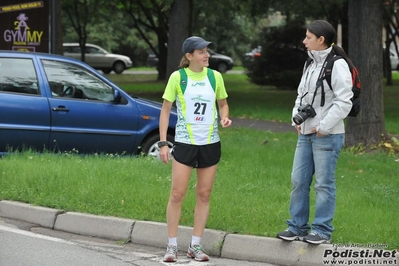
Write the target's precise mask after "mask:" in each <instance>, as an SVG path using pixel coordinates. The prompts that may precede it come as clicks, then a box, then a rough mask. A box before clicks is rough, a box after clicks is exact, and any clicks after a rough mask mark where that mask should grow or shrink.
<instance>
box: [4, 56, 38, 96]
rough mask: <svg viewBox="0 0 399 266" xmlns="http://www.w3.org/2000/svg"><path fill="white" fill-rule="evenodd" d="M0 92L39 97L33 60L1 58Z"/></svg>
mask: <svg viewBox="0 0 399 266" xmlns="http://www.w3.org/2000/svg"><path fill="white" fill-rule="evenodd" d="M0 91H1V92H12V93H23V94H33V95H38V94H39V87H38V82H37V75H36V71H35V67H34V65H33V62H32V59H25V58H0Z"/></svg>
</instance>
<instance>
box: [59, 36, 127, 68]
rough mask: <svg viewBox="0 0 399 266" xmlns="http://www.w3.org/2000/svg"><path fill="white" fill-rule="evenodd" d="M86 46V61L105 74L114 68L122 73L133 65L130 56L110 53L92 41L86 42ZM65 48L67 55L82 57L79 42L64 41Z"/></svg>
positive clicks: (76, 57)
mask: <svg viewBox="0 0 399 266" xmlns="http://www.w3.org/2000/svg"><path fill="white" fill-rule="evenodd" d="M85 46H86V52H85V63H86V64H88V65H89V66H91V67H93V68H95V69H98V70H101V71H102V72H104V73H105V74H109V73H111V71H112V70H113V71H114V72H115V73H116V74H121V73H122V72H123V71H124V70H125V69H128V68H131V67H132V60H130V58H129V57H128V56H125V55H121V54H112V53H109V52H108V51H106V50H105V49H104V48H102V47H100V46H97V45H94V44H91V43H86V44H85ZM63 48H64V55H65V56H68V57H72V58H75V59H78V60H80V59H81V56H82V55H81V49H80V46H79V44H78V43H64V44H63Z"/></svg>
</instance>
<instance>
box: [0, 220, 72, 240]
mask: <svg viewBox="0 0 399 266" xmlns="http://www.w3.org/2000/svg"><path fill="white" fill-rule="evenodd" d="M0 231H5V232H10V233H14V234H20V235H25V236H30V237H35V238H40V239H44V240H49V241H53V242H58V243H64V244H71V245H75V244H74V243H72V242H70V241H66V240H63V239H59V238H55V237H51V236H45V235H39V234H36V233H33V232H30V231H24V230H20V229H16V228H12V227H8V226H4V225H0Z"/></svg>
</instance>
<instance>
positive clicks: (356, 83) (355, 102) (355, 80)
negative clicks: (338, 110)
mask: <svg viewBox="0 0 399 266" xmlns="http://www.w3.org/2000/svg"><path fill="white" fill-rule="evenodd" d="M341 58H343V59H345V58H344V57H342V56H340V55H336V56H334V53H332V52H331V53H330V54H329V55H328V56H327V58H326V64H325V67H323V68H322V70H321V71H324V73H320V75H319V79H318V83H319V82H321V84H322V80H323V79H325V80H326V81H327V84H328V86H329V87H330V89H331V90H332V86H331V73H332V68H333V66H334V62H335V61H336V60H338V59H341ZM345 61H346V59H345ZM312 62H313V59H312V58H310V57H308V59H307V61H306V68H307V67H308V66H309V65H310V64H311V63H312ZM347 63H348V62H347ZM348 65H349V69H350V71H351V74H352V92H353V97H352V98H351V101H352V109H351V111H350V112H349V114H348V116H352V117H356V116H357V115H358V114H359V112H360V99H359V96H360V92H361V90H360V77H359V71H358V69H357V68H356V67H355V66H353V67H352V66H351V64H349V63H348ZM323 96H324V88H323V86H322V97H323ZM322 104H323V105H324V100H323V99H322Z"/></svg>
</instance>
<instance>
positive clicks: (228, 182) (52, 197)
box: [0, 74, 399, 249]
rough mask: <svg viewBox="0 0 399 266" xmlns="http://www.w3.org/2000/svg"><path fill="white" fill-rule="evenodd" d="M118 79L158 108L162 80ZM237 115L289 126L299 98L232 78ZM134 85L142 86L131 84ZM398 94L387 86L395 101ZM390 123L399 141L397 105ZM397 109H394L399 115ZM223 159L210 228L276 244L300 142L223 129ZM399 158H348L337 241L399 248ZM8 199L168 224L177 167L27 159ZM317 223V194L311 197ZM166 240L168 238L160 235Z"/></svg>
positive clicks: (11, 171)
mask: <svg viewBox="0 0 399 266" xmlns="http://www.w3.org/2000/svg"><path fill="white" fill-rule="evenodd" d="M132 76H135V75H114V76H113V75H110V77H111V79H116V78H117V79H118V80H114V81H115V83H117V84H119V85H121V87H123V88H124V89H126V90H128V91H129V92H130V93H132V94H136V95H140V96H144V97H149V98H153V99H155V100H160V99H161V95H162V92H163V88H164V86H165V84H164V82H157V81H155V78H156V77H155V76H154V75H153V76H152V77H151V75H141V76H140V77H132ZM224 77H225V82H226V87H227V88H229V89H228V93H229V104H230V108H231V114H232V116H236V117H240V116H242V117H250V118H256V119H267V120H276V121H283V122H287V123H288V122H289V121H290V114H291V108H292V104H293V100H294V98H295V92H290V91H275V90H272V89H271V88H266V87H265V88H263V87H262V88H261V87H258V86H255V85H252V84H250V83H248V82H247V81H246V78H245V75H233V74H226V75H224ZM133 79H134V80H136V81H134V82H135V83H134V84H131V82H133ZM398 88H399V87H390V88H385V89H384V92H386V93H387V94H388V95H389V96H388V97H395V99H398V97H397V95H398V93H399V90H398ZM386 102H388V103H389V104H388V106H386V109H387V108H388V110H386V122H387V128H388V123H390V124H391V125H390V126H389V130H388V131H391V132H392V133H399V125H398V124H399V121H398V120H397V119H395V114H396V113H397V111H399V110H397V109H395V108H397V107H396V105H395V104H394V100H392V99H386ZM391 108H392V109H394V110H393V111H392V110H391ZM220 134H221V138H222V145H223V150H222V152H223V155H222V160H221V162H220V164H219V167H218V172H217V178H216V181H215V185H214V191H213V193H212V199H211V210H210V216H209V220H208V223H207V228H211V229H216V230H223V231H227V232H230V233H238V234H250V235H257V236H267V237H275V235H276V233H277V232H278V231H281V230H284V229H285V228H286V224H285V221H286V220H287V219H288V218H289V212H288V207H289V194H290V190H291V183H290V173H291V167H292V159H293V153H294V150H295V145H296V139H297V136H296V134H294V133H273V132H269V131H258V130H254V129H247V128H226V129H221V130H220ZM398 158H399V157H398V155H395V154H386V153H383V152H374V153H372V154H364V153H356V154H355V153H353V152H352V150H350V149H344V150H342V152H341V155H340V159H339V161H338V167H337V172H336V183H337V210H336V215H335V219H334V222H333V224H334V226H335V229H336V230H335V232H334V234H333V242H334V243H342V244H348V243H350V244H356V243H357V244H382V245H387V249H397V248H399V227H398V225H397V223H398V218H397V217H398V213H399V197H398V195H399V179H398V176H399V167H398V166H399V159H398ZM0 174H1V177H0V199H8V200H16V201H21V202H28V203H32V204H36V205H39V206H48V207H53V208H59V209H64V210H67V211H77V212H85V213H92V214H97V215H110V216H118V217H124V218H130V219H137V220H149V221H157V222H165V220H166V218H165V208H166V204H167V201H168V197H169V189H170V178H171V165H170V164H169V165H165V164H162V163H160V162H159V161H156V160H154V159H152V158H146V157H139V158H132V157H120V156H117V155H112V154H108V155H103V156H79V155H75V154H73V153H64V154H56V155H54V154H36V153H32V152H29V151H27V152H25V153H23V154H13V155H9V156H5V157H3V158H1V159H0ZM195 187H196V178H195V173H193V175H192V178H191V179H190V182H189V189H188V192H187V196H186V199H185V201H184V203H183V209H182V216H181V225H187V226H192V225H193V210H194V205H195ZM311 198H312V200H311V204H312V205H311V206H312V208H311V217H310V218H311V220H312V217H313V214H314V198H315V195H314V192H313V190H312V193H311ZM160 237H165V238H166V232H165V236H160Z"/></svg>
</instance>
